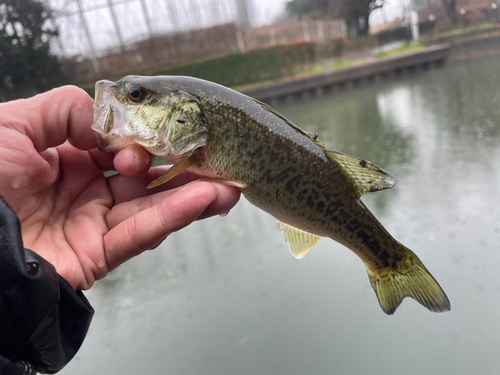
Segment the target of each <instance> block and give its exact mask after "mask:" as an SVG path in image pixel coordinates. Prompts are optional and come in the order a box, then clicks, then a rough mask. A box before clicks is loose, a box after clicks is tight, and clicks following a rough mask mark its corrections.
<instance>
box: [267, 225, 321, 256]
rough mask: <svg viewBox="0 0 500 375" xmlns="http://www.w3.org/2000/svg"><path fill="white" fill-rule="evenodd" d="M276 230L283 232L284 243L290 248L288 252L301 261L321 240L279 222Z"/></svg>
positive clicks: (318, 237)
mask: <svg viewBox="0 0 500 375" xmlns="http://www.w3.org/2000/svg"><path fill="white" fill-rule="evenodd" d="M277 221H278V228H279V229H280V230H282V231H283V234H284V235H285V241H286V242H287V243H288V246H289V247H290V252H291V253H292V255H293V256H294V257H295V258H297V259H302V258H304V257H305V256H306V254H307V253H308V252H309V250H311V249H312V248H313V247H314V245H316V243H317V242H318V241H319V240H320V239H321V238H322V237H320V236H316V235H315V234H312V233H309V232H305V231H303V230H300V229H297V228H295V227H292V226H290V225H288V224H285V223H283V222H281V221H279V220H277Z"/></svg>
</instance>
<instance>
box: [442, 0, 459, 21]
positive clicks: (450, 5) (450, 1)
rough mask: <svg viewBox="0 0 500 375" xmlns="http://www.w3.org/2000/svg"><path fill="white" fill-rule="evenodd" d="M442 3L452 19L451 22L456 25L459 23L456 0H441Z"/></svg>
mask: <svg viewBox="0 0 500 375" xmlns="http://www.w3.org/2000/svg"><path fill="white" fill-rule="evenodd" d="M441 4H443V8H444V11H445V12H446V15H447V16H448V18H449V19H450V20H451V23H452V24H453V25H455V26H456V25H457V23H458V15H457V2H456V0H441Z"/></svg>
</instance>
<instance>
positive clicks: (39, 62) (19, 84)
mask: <svg viewBox="0 0 500 375" xmlns="http://www.w3.org/2000/svg"><path fill="white" fill-rule="evenodd" d="M48 18H49V15H48V12H47V10H46V9H45V7H44V6H43V4H41V3H39V2H38V1H36V0H0V89H2V91H3V92H4V93H5V91H8V92H13V91H22V89H23V88H24V89H25V88H26V86H30V93H32V92H33V90H35V91H42V90H44V89H47V88H50V87H53V86H54V85H55V84H56V83H54V82H53V80H51V77H52V76H54V75H60V74H61V68H60V65H59V62H58V60H57V58H56V57H55V56H53V55H51V54H50V40H51V39H52V38H53V37H55V36H56V35H57V30H55V29H53V28H50V27H48V26H47V20H48ZM51 81H52V82H51ZM5 89H8V90H5ZM20 89H21V90H20ZM5 96H6V95H4V97H5ZM21 96H22V94H21ZM7 99H10V98H7Z"/></svg>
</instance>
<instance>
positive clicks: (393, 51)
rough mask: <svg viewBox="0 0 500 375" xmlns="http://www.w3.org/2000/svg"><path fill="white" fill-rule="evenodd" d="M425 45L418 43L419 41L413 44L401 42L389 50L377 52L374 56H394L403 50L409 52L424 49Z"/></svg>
mask: <svg viewBox="0 0 500 375" xmlns="http://www.w3.org/2000/svg"><path fill="white" fill-rule="evenodd" d="M424 48H425V47H424V46H423V45H422V44H420V43H413V44H403V45H401V46H399V47H396V48H393V49H391V50H389V51H383V52H379V53H377V54H376V55H375V56H376V57H391V56H396V55H399V54H401V53H404V52H411V51H419V50H422V49H424Z"/></svg>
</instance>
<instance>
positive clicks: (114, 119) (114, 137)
mask: <svg viewBox="0 0 500 375" xmlns="http://www.w3.org/2000/svg"><path fill="white" fill-rule="evenodd" d="M112 86H113V82H111V81H107V80H102V81H99V82H97V84H96V91H95V103H94V123H93V124H92V129H93V130H94V131H95V132H96V136H97V147H98V148H99V150H101V151H104V152H115V151H118V150H121V149H123V148H124V147H126V146H129V145H131V144H133V143H135V140H134V139H133V137H127V136H125V135H124V131H125V125H126V124H127V120H128V115H129V113H128V110H127V109H126V107H125V106H124V105H123V104H122V103H120V102H119V101H118V100H116V98H115V96H114V94H113V88H112Z"/></svg>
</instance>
